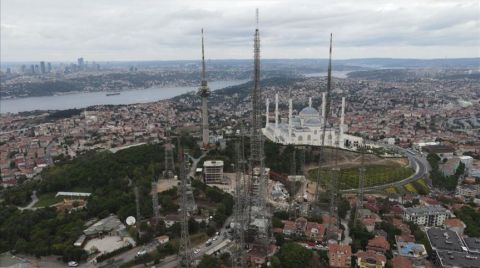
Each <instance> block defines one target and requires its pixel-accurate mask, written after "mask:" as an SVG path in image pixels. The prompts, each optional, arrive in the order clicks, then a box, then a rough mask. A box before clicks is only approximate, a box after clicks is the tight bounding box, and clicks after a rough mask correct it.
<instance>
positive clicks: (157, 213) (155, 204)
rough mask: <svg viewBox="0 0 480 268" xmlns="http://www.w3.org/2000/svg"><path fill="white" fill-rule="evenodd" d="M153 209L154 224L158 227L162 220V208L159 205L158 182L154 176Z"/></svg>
mask: <svg viewBox="0 0 480 268" xmlns="http://www.w3.org/2000/svg"><path fill="white" fill-rule="evenodd" d="M152 208H153V223H154V225H156V224H157V223H158V220H159V219H160V211H159V209H160V207H159V205H158V192H157V180H156V179H155V176H152Z"/></svg>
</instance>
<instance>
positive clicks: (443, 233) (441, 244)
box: [427, 228, 467, 252]
mask: <svg viewBox="0 0 480 268" xmlns="http://www.w3.org/2000/svg"><path fill="white" fill-rule="evenodd" d="M427 236H428V240H430V245H431V246H432V248H433V249H434V250H447V251H456V252H465V251H466V250H467V248H466V247H465V246H464V245H463V243H462V241H461V240H460V238H459V237H458V235H457V233H456V232H454V231H451V230H446V229H440V228H429V229H428V230H427Z"/></svg>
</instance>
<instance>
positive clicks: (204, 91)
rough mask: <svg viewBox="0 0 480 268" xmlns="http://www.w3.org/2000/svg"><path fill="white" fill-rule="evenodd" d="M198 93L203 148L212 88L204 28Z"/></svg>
mask: <svg viewBox="0 0 480 268" xmlns="http://www.w3.org/2000/svg"><path fill="white" fill-rule="evenodd" d="M198 95H200V97H202V145H203V148H207V147H208V143H209V138H208V103H207V98H208V96H210V89H209V88H208V84H207V79H206V77H205V48H204V42H203V28H202V82H201V85H200V87H199V88H198Z"/></svg>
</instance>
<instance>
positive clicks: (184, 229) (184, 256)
mask: <svg viewBox="0 0 480 268" xmlns="http://www.w3.org/2000/svg"><path fill="white" fill-rule="evenodd" d="M178 159H179V163H180V178H179V179H180V187H179V194H180V200H181V202H180V210H181V211H180V224H181V239H180V248H179V252H178V253H179V255H180V258H179V266H180V267H194V265H193V256H192V251H191V245H190V235H189V233H188V220H189V213H188V198H187V174H186V170H185V160H184V153H183V147H182V146H181V145H179V147H178Z"/></svg>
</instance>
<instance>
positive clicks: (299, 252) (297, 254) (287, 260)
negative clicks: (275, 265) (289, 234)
mask: <svg viewBox="0 0 480 268" xmlns="http://www.w3.org/2000/svg"><path fill="white" fill-rule="evenodd" d="M277 257H278V259H279V260H280V263H281V264H282V267H283V268H296V267H311V266H309V265H310V260H311V258H312V252H311V251H310V250H308V249H306V248H304V247H302V246H300V245H299V244H297V243H292V242H290V243H286V244H284V245H283V246H282V247H281V248H280V250H279V252H278V254H277Z"/></svg>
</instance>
